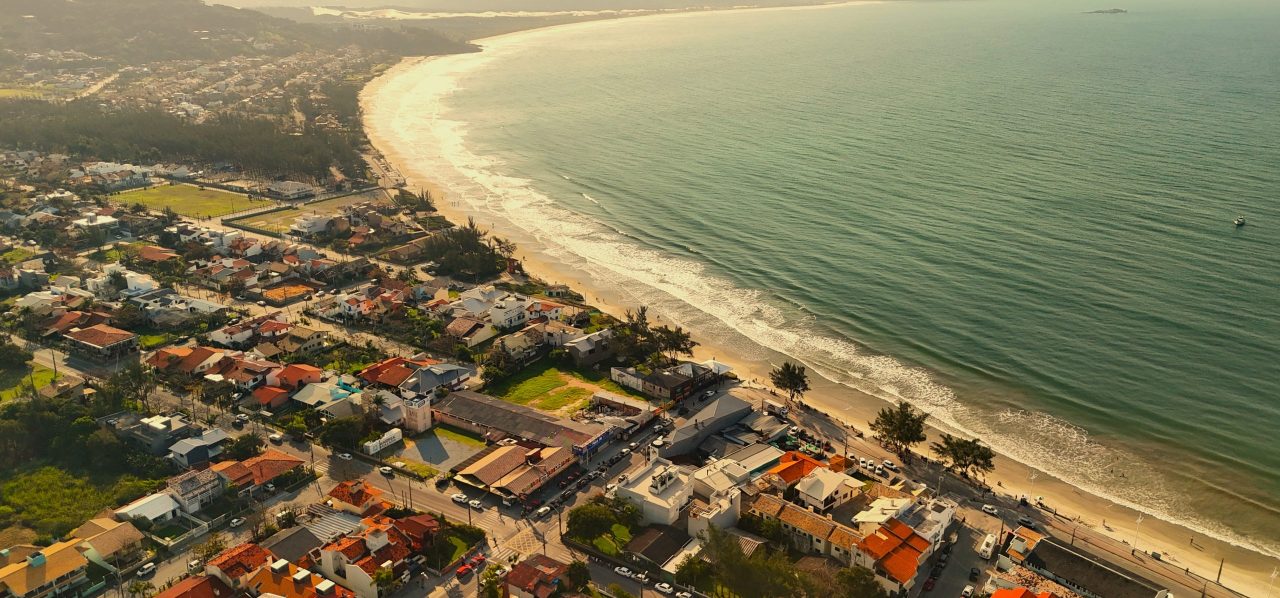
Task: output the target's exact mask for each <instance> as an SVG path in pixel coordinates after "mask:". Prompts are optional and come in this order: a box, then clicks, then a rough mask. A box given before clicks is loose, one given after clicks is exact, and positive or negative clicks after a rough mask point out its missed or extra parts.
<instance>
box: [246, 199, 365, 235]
mask: <svg viewBox="0 0 1280 598" xmlns="http://www.w3.org/2000/svg"><path fill="white" fill-rule="evenodd" d="M367 201H374V202H386V201H387V199H386V197H385V195H384V194H383V193H382V192H381V191H374V192H370V193H358V194H356V195H345V196H342V197H335V198H333V199H326V200H323V201H317V202H312V203H309V204H307V205H305V206H303V207H301V208H298V209H293V210H280V211H279V212H272V213H270V214H262V215H259V216H254V217H252V218H246V219H244V220H237V221H236V222H237V223H238V224H243V225H246V226H252V227H254V228H260V229H263V230H269V231H272V232H276V233H280V234H284V233H287V232H289V227H290V226H293V223H294V221H295V220H297V219H298V217H299V216H306V215H311V214H333V215H336V214H340V213H342V208H344V207H347V206H350V205H354V204H358V203H363V202H367Z"/></svg>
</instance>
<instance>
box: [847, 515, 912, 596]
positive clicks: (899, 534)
mask: <svg viewBox="0 0 1280 598" xmlns="http://www.w3.org/2000/svg"><path fill="white" fill-rule="evenodd" d="M929 545H930V542H929V540H927V539H925V538H924V537H923V536H921V535H920V534H917V533H916V532H915V530H913V529H911V527H910V526H908V525H907V524H905V523H903V522H901V521H898V520H897V519H894V518H889V520H888V521H886V522H885V523H884V524H883V525H881V526H880V529H878V530H876V532H875V533H873V534H871V535H869V536H867V537H865V538H863V539H862V541H861V542H859V543H858V548H859V549H860V550H862V552H864V553H866V554H867V555H868V556H870V557H871V558H873V559H875V561H876V563H877V564H878V565H879V566H880V568H881V569H884V571H885V572H886V573H887V574H889V576H890V577H891V578H893V579H894V580H896V581H897V582H898V583H904V584H905V583H908V582H910V581H911V579H912V578H914V577H915V576H916V571H917V570H918V569H919V568H920V559H921V558H922V557H923V556H924V552H925V551H927V550H928V549H929Z"/></svg>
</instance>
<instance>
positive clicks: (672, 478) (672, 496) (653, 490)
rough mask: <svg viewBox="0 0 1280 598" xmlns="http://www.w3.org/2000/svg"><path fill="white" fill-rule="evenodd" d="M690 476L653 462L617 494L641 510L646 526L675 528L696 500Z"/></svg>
mask: <svg viewBox="0 0 1280 598" xmlns="http://www.w3.org/2000/svg"><path fill="white" fill-rule="evenodd" d="M690 480H691V476H690V475H689V472H687V471H685V470H683V469H681V468H680V467H678V466H677V465H675V464H674V463H672V462H670V461H667V460H666V459H660V458H659V459H653V460H651V461H650V462H649V464H648V465H646V466H645V467H644V469H642V470H640V471H639V472H636V473H635V474H634V475H632V476H631V478H630V479H628V480H627V481H626V482H625V483H623V484H621V485H619V486H618V489H617V490H616V492H617V496H618V498H625V499H628V500H630V501H631V502H633V503H635V504H637V505H639V506H640V512H641V514H642V515H643V516H644V522H645V523H651V524H659V525H671V524H673V523H675V522H676V519H679V518H680V511H681V510H683V509H684V508H685V505H687V504H689V501H690V500H691V499H692V498H693V485H692V484H690V483H689V482H690Z"/></svg>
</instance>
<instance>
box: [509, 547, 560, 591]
mask: <svg viewBox="0 0 1280 598" xmlns="http://www.w3.org/2000/svg"><path fill="white" fill-rule="evenodd" d="M568 572H569V565H567V564H565V563H562V562H560V561H557V560H555V559H553V558H551V557H549V556H546V555H542V554H537V553H535V554H532V555H530V556H529V557H528V558H526V559H524V560H523V561H520V562H519V563H516V564H515V566H513V567H512V568H511V571H509V572H507V576H506V578H505V579H504V580H503V583H505V584H506V588H505V591H504V596H510V597H512V598H550V597H551V596H555V595H558V594H559V593H560V592H561V591H563V589H564V588H566V587H568V584H569V578H568Z"/></svg>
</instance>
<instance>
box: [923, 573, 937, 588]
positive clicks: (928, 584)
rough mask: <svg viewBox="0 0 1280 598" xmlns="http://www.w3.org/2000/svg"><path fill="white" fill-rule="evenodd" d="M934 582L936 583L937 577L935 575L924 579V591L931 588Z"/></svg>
mask: <svg viewBox="0 0 1280 598" xmlns="http://www.w3.org/2000/svg"><path fill="white" fill-rule="evenodd" d="M935 583H938V579H937V578H936V577H930V578H929V579H926V580H924V591H926V592H928V591H929V590H932V589H933V584H935Z"/></svg>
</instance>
